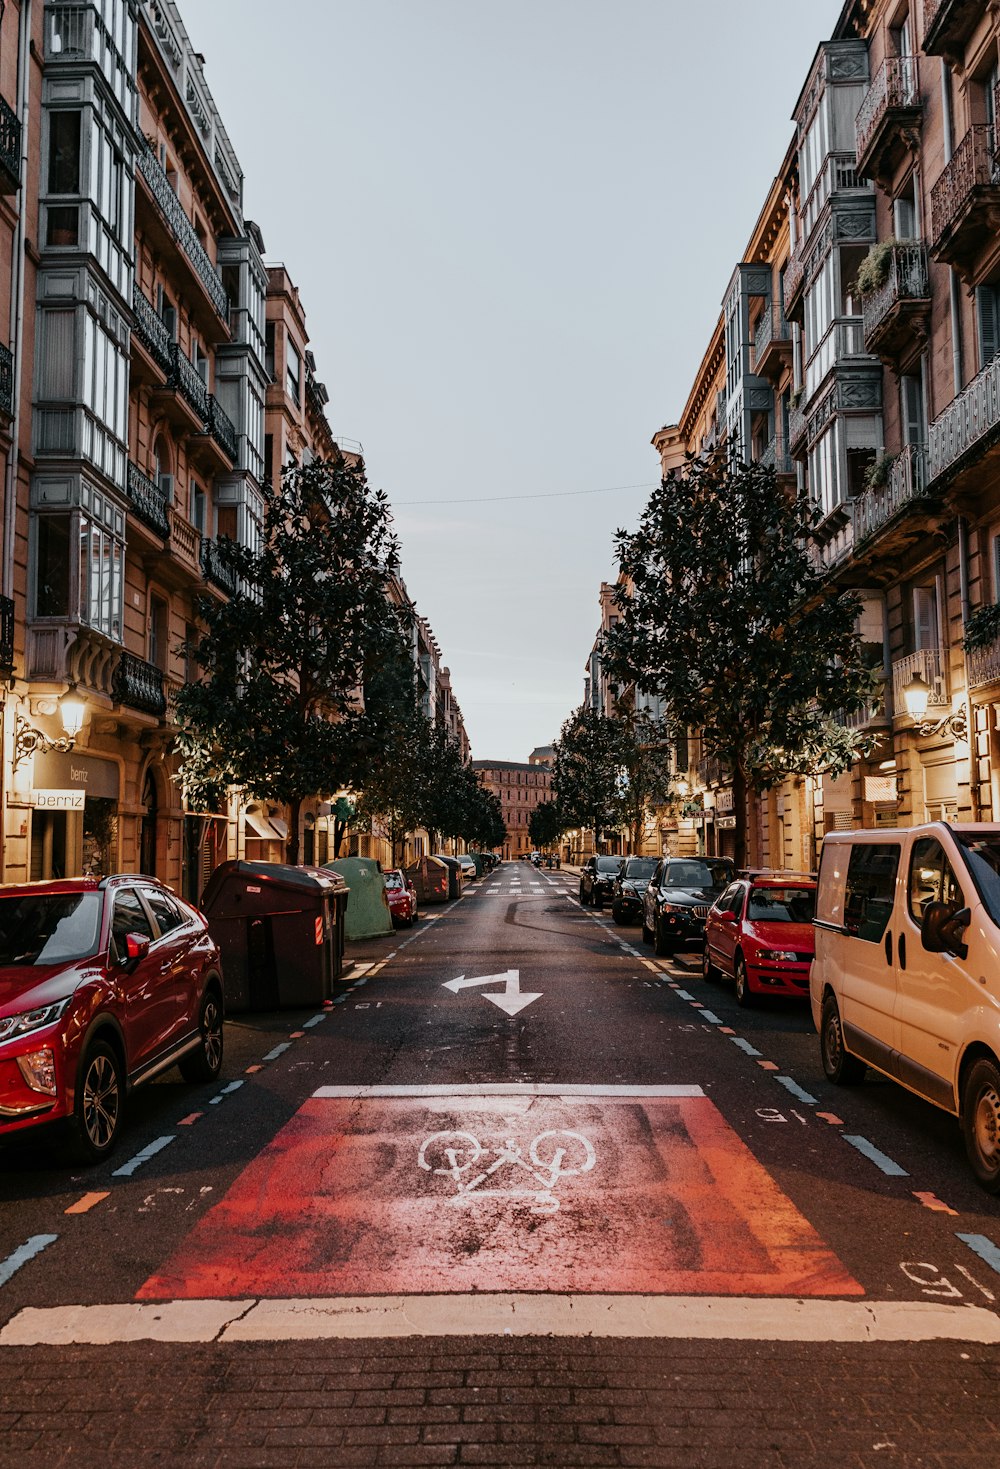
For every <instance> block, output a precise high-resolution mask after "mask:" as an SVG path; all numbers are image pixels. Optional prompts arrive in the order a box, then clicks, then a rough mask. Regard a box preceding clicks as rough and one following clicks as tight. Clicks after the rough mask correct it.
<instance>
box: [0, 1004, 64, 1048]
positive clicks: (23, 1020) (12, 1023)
mask: <svg viewBox="0 0 1000 1469" xmlns="http://www.w3.org/2000/svg"><path fill="white" fill-rule="evenodd" d="M72 998H73V996H72V995H67V996H66V998H65V1000H57V1001H56V1003H55V1004H54V1005H42V1006H40V1008H39V1009H37V1010H23V1011H22V1012H21V1014H20V1015H4V1016H3V1017H2V1018H0V1043H2V1042H3V1041H12V1040H14V1039H15V1037H17V1036H21V1035H28V1034H30V1032H31V1031H33V1030H44V1028H45V1026H46V1025H54V1024H55V1022H56V1021H57V1020H61V1019H62V1017H63V1016H64V1015H65V1013H66V1011H67V1009H68V1008H69V1002H70V1000H71V999H72Z"/></svg>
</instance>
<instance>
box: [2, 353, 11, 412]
mask: <svg viewBox="0 0 1000 1469" xmlns="http://www.w3.org/2000/svg"><path fill="white" fill-rule="evenodd" d="M0 413H4V414H6V416H7V417H8V418H13V416H14V356H13V353H11V352H10V351H8V349H7V348H6V347H4V346H3V345H2V344H0Z"/></svg>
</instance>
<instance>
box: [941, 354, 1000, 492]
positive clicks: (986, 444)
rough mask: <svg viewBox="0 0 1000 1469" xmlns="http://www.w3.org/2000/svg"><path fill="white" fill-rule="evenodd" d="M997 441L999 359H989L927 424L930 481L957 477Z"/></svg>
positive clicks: (999, 434) (999, 426)
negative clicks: (945, 477)
mask: <svg viewBox="0 0 1000 1469" xmlns="http://www.w3.org/2000/svg"><path fill="white" fill-rule="evenodd" d="M998 440H1000V358H998V357H994V359H993V361H992V362H988V363H987V364H986V366H985V367H984V368H983V370H982V372H980V373H979V374H978V375H977V376H976V377H974V378H973V379H972V382H971V383H969V385H968V387H967V388H965V389H963V391H962V392H961V393H959V395H958V397H957V398H955V399H954V400H953V401H952V402H951V403H949V405H948V407H947V408H946V409H945V410H944V412H943V413H942V414H940V415H939V416H938V417H937V418H936V419H935V420H934V422H933V423H932V424H931V427H930V434H929V436H928V443H927V472H928V477H929V479H930V480H931V482H933V481H935V480H937V479H939V478H940V477H941V476H942V475H947V476H948V477H949V479H955V478H958V477H959V476H960V475H962V474H963V472H964V471H965V470H967V469H969V468H970V467H972V466H976V468H977V473H978V468H979V465H980V462H981V460H982V459H983V456H984V455H986V454H987V453H988V452H990V451H991V450H994V449H995V447H996V444H997V441H998Z"/></svg>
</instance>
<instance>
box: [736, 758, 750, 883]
mask: <svg viewBox="0 0 1000 1469" xmlns="http://www.w3.org/2000/svg"><path fill="white" fill-rule="evenodd" d="M733 815H734V816H735V817H736V829H735V831H734V833H733V835H734V837H735V841H736V849H735V861H736V866H737V867H738V868H740V867H746V865H747V782H746V777H745V776H744V774H743V772H742V770H741V769H740V768H739V766H738V765H734V767H733Z"/></svg>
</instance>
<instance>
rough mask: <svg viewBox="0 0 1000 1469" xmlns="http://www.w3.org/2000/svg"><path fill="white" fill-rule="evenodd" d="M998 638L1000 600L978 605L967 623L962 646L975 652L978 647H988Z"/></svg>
mask: <svg viewBox="0 0 1000 1469" xmlns="http://www.w3.org/2000/svg"><path fill="white" fill-rule="evenodd" d="M997 638H1000V602H994V603H993V604H992V605H991V606H989V607H977V608H976V610H975V612H973V614H972V616H971V617H970V618H969V620H968V622H967V623H966V624H965V637H964V638H963V639H962V647H963V648H964V649H965V651H966V652H967V653H974V652H975V651H976V649H977V648H988V647H989V645H990V644H991V643H995V642H996V640H997Z"/></svg>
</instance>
